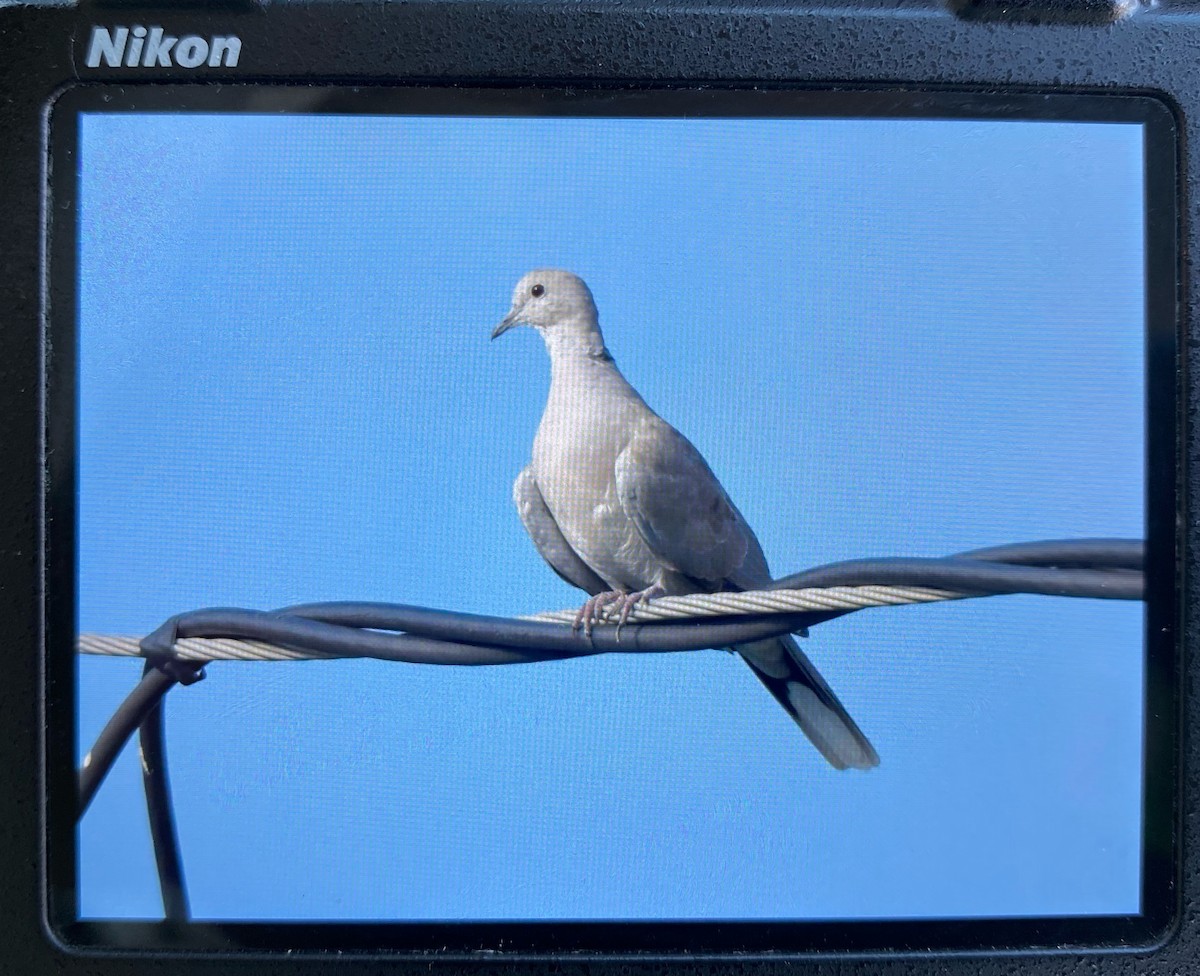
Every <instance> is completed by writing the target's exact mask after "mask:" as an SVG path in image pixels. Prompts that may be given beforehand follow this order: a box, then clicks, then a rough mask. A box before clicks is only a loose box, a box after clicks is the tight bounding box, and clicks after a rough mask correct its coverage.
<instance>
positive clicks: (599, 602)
mask: <svg viewBox="0 0 1200 976" xmlns="http://www.w3.org/2000/svg"><path fill="white" fill-rule="evenodd" d="M625 596H626V594H625V593H624V592H622V591H621V590H608V591H606V592H604V593H597V594H596V595H595V596H593V597H589V598H588V601H587V603H585V604H584V605H583V606H582V607H580V608H579V613H577V614H575V623H573V624H572V625H571V630H578V629H579V628H580V627H583V635H584V636H585V637H591V636H592V625H593V624H598V623H600V622H601V621H602V620H603V619H604V617H605V612H604V611H605V608H606V607H607V606H608V605H609V604H610V603H616V602H617V601H618V600H623V599H625Z"/></svg>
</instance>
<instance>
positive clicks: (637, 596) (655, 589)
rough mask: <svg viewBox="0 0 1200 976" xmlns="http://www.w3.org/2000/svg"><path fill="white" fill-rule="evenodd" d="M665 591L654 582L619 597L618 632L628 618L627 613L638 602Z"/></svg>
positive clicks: (644, 601) (643, 601) (628, 613)
mask: <svg viewBox="0 0 1200 976" xmlns="http://www.w3.org/2000/svg"><path fill="white" fill-rule="evenodd" d="M666 592H667V591H666V590H664V589H663V588H662V587H661V586H659V585H658V584H657V583H655V584H654V585H653V586H647V587H646V588H645V589H644V590H638V591H637V592H636V593H626V594H625V595H624V596H623V597H621V599H620V604H621V613H620V615H619V616H618V617H617V632H618V633H620V630H621V627H622V625H623V624H624V623H625V621H626V620H628V619H629V615H630V614H631V613H632V612H633V608H634V607H636V606H637V605H638V604H639V603H646V602H647V601H649V600H653V599H654V598H655V597H656V596H662V595H663V594H664V593H666Z"/></svg>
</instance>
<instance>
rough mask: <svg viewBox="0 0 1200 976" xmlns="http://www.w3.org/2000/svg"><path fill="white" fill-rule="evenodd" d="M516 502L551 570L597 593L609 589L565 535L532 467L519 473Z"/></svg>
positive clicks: (586, 589)
mask: <svg viewBox="0 0 1200 976" xmlns="http://www.w3.org/2000/svg"><path fill="white" fill-rule="evenodd" d="M513 501H514V502H516V504H517V512H518V513H519V514H520V516H521V522H522V524H523V525H524V526H525V531H526V532H528V533H529V537H530V538H531V539H532V540H533V544H534V545H535V546H537V551H538V552H540V553H541V554H542V558H543V559H544V560H546V562H548V563H549V564H550V568H551V569H553V570H554V571H555V572H556V573H558V575H559V576H561V577H562V578H563V579H564V580H566V581H567V582H568V583H570V584H571V585H572V586H578V587H579V588H580V589H581V590H585V591H586V592H588V593H590V594H592V595H593V596H594V595H595V594H597V593H602V592H604V591H605V590H607V589H608V587H607V586H606V585H605V583H604V580H602V579H601V578H600V577H599V576H597V575H596V574H595V573H594V572H592V570H591V568H590V567H589V566H588V564H587V563H585V562H584V561H583V560H582V559H580V558H579V554H578V553H577V552H575V550H574V549H572V548H571V545H570V543H569V542H567V540H566V538H564V536H563V534H562V530H561V529H560V528H559V527H558V523H557V522H555V521H554V516H553V515H552V514H551V513H550V509H549V508H547V507H546V500H545V499H544V498H543V497H542V493H541V490H540V489H539V488H538V486H537V480H536V479H535V478H534V476H533V471H532V470H531V469H530V468H526V469H525V470H524V471H522V472H521V473H520V474H519V475H517V480H516V481H515V482H514V483H513Z"/></svg>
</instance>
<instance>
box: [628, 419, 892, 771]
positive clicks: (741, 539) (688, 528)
mask: <svg viewBox="0 0 1200 976" xmlns="http://www.w3.org/2000/svg"><path fill="white" fill-rule="evenodd" d="M616 481H617V490H618V494H619V496H620V499H621V505H622V506H623V507H624V509H625V513H626V514H627V515H628V516H629V518H630V520H631V521H632V522H633V523H634V525H636V526H637V530H638V532H639V533H640V534H641V536H642V539H643V540H644V541H645V543H646V545H647V546H649V547H650V549H651V550H652V551H653V552H654V554H655V555H656V556H657V557H658V558H659V559H660V560H661V561H662V563H663V564H664V565H665V566H666V567H667V568H668V569H672V570H675V571H676V572H679V573H683V574H684V575H686V576H689V577H691V578H692V579H694V580H698V581H702V582H705V583H707V584H709V585H710V586H715V585H717V584H723V585H725V586H728V587H730V588H732V589H736V590H740V589H746V588H753V587H756V586H762V585H763V584H765V583H768V582H770V579H771V575H770V572H769V570H768V568H767V561H766V559H765V558H764V557H763V554H762V549H761V548H760V546H759V544H758V540H757V539H756V538H755V536H754V532H753V531H752V530H751V529H750V526H749V525H747V524H746V521H745V519H743V518H742V515H741V513H740V512H739V511H738V510H737V508H736V507H734V504H733V502H731V501H730V500H729V497H728V496H727V495H726V494H725V490H724V489H723V488H722V487H721V484H720V482H719V481H717V478H716V475H714V474H713V473H712V471H711V470H710V469H709V467H708V465H707V464H706V463H705V461H704V458H703V457H701V456H700V452H699V451H697V450H696V449H695V448H694V447H693V446H692V445H691V443H690V442H689V441H688V440H687V438H685V437H684V436H683V435H682V434H680V433H678V432H677V431H675V430H674V429H673V428H671V427H670V426H668V425H667V424H666V423H665V422H662V421H659V422H658V423H655V424H653V425H643V426H642V427H640V428H639V430H638V431H637V433H635V435H634V436H633V438H632V439H631V440H630V443H629V445H628V446H627V447H626V448H625V450H624V451H623V452H622V453H621V455H620V457H618V458H617V465H616ZM735 650H736V651H737V652H738V653H739V654H741V655H742V657H743V658H744V659H745V661H746V663H747V664H749V665H750V669H751V670H752V671H753V672H754V673H755V675H757V676H758V678H759V680H760V681H762V683H763V684H764V685H766V686H767V690H768V691H770V692H771V694H772V695H774V696H775V698H776V700H778V702H779V703H780V704H781V705H782V706H783V707H784V709H786V711H787V712H788V714H789V715H791V716H792V718H793V719H794V720H795V722H796V723H797V724H798V725H799V726H800V728H801V729H803V730H804V732H805V734H806V735H807V736H808V737H809V739H811V740H812V742H813V744H814V745H815V746H816V747H817V749H818V750H820V752H821V754H822V755H823V756H824V757H825V758H826V759H827V760H828V761H829V763H830V764H831V765H832V766H833V767H834V768H836V769H846V768H847V767H854V768H857V769H870V768H871V767H872V766H877V765H878V764H879V756H878V755H877V754H876V752H875V750H874V748H873V747H872V746H871V743H870V742H869V741H868V740H867V737H866V736H865V735H863V733H862V730H860V729H859V727H858V725H856V724H855V722H854V719H852V718H851V717H850V714H849V713H848V712H847V711H846V709H845V707H844V706H843V705H842V703H841V702H840V701H838V699H837V696H836V695H835V694H834V693H833V690H832V689H831V688H830V687H829V685H828V684H827V683H826V681H825V679H824V678H822V677H821V674H820V672H819V671H817V669H816V667H814V666H813V663H812V662H811V661H809V659H808V658H807V657H806V656H805V655H804V652H803V651H801V650H800V647H799V645H797V644H796V642H795V641H794V640H792V638H790V637H774V638H769V639H766V640H761V641H754V642H753V643H750V644H739V645H737V647H735Z"/></svg>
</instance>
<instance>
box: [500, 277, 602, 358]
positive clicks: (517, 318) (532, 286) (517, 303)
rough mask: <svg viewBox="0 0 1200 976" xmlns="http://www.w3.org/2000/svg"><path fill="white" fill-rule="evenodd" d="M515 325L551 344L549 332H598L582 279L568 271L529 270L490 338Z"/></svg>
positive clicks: (515, 289)
mask: <svg viewBox="0 0 1200 976" xmlns="http://www.w3.org/2000/svg"><path fill="white" fill-rule="evenodd" d="M518 325H531V326H533V327H534V328H535V329H537V330H539V331H540V332H541V333H542V336H543V338H545V339H546V340H547V342H550V336H551V333H556V332H565V331H571V332H581V331H583V332H597V333H598V331H599V330H598V327H597V324H596V303H595V302H594V301H593V300H592V293H591V291H590V290H589V289H588V286H587V285H585V284H584V283H583V279H582V278H580V277H579V276H578V275H573V274H571V272H570V271H555V270H553V269H549V268H544V269H541V270H539V271H530V272H529V274H527V275H525V277H524V278H522V279H521V280H520V281H518V282H517V287H516V288H514V289H513V299H512V309H511V310H510V311H509V313H508V314H507V315H506V316H504V319H503V321H502V322H501V323H500V324H499V325H498V326H496V328H495V329H493V330H492V338H493V339H495V338H496V336H499V335H503V334H504V333H505V332H507V331H508V330H509V329H511V328H514V327H515V326H518Z"/></svg>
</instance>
